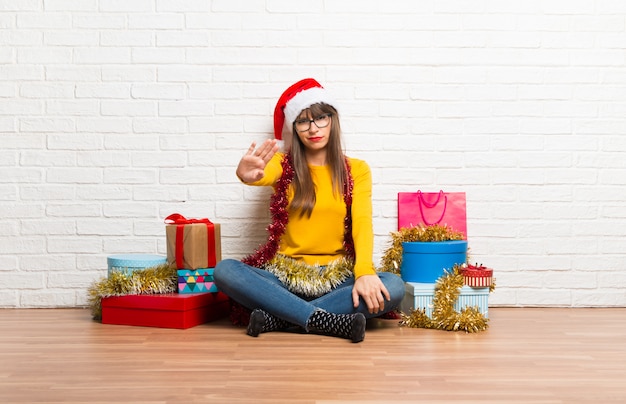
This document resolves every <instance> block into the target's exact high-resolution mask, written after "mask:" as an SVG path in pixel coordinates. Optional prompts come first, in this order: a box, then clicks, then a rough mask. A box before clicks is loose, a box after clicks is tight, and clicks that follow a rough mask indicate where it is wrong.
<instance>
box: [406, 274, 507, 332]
mask: <svg viewBox="0 0 626 404" xmlns="http://www.w3.org/2000/svg"><path fill="white" fill-rule="evenodd" d="M463 283H464V282H463V275H462V274H461V272H460V267H459V266H455V267H454V268H453V269H452V272H447V273H445V274H444V275H443V276H441V277H440V278H439V279H438V280H437V283H436V284H435V295H434V296H433V310H432V318H429V317H428V316H427V315H426V313H425V310H423V309H417V310H412V311H411V313H410V314H408V315H407V314H405V313H400V315H401V318H402V320H401V321H400V325H401V326H405V327H412V328H432V329H438V330H445V331H465V332H468V333H474V332H479V331H484V330H486V329H487V328H488V327H489V324H488V322H489V319H488V318H486V317H485V316H484V314H482V313H481V312H480V310H479V309H478V307H472V306H468V307H464V308H463V309H462V310H461V311H460V312H458V311H456V310H454V305H455V303H456V302H457V300H458V299H459V296H460V295H461V288H462V287H463ZM494 289H495V283H492V284H491V286H490V287H489V292H490V293H491V292H493V290H494Z"/></svg>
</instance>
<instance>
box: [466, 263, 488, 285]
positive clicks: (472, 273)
mask: <svg viewBox="0 0 626 404" xmlns="http://www.w3.org/2000/svg"><path fill="white" fill-rule="evenodd" d="M461 275H463V283H465V284H466V285H468V286H471V287H474V288H488V287H489V286H491V284H492V283H493V269H490V268H487V267H484V266H482V265H468V266H466V267H462V268H461Z"/></svg>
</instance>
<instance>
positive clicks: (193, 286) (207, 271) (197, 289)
mask: <svg viewBox="0 0 626 404" xmlns="http://www.w3.org/2000/svg"><path fill="white" fill-rule="evenodd" d="M214 269H215V268H204V269H179V270H178V271H177V273H178V293H183V294H185V293H201V292H217V286H215V283H213V271H214Z"/></svg>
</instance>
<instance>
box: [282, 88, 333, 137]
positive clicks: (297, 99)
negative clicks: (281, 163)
mask: <svg viewBox="0 0 626 404" xmlns="http://www.w3.org/2000/svg"><path fill="white" fill-rule="evenodd" d="M318 103H324V104H328V105H333V101H332V99H331V97H330V95H329V94H328V92H327V91H326V90H325V89H324V88H323V87H322V86H321V84H320V83H318V82H317V81H315V79H304V80H300V81H299V82H297V83H296V84H294V85H292V86H291V87H289V88H288V89H286V90H285V92H284V93H283V94H282V95H281V96H280V98H279V99H278V102H277V103H276V108H274V136H276V139H278V140H281V139H282V136H283V127H285V128H286V129H287V131H288V133H291V130H292V129H291V126H292V124H293V122H294V121H295V120H296V118H297V117H298V115H300V112H302V110H303V109H306V108H309V107H310V106H311V105H313V104H318Z"/></svg>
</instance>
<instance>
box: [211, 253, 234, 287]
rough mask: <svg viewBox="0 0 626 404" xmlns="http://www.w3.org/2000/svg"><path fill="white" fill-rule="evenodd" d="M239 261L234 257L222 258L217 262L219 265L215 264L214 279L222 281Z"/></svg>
mask: <svg viewBox="0 0 626 404" xmlns="http://www.w3.org/2000/svg"><path fill="white" fill-rule="evenodd" d="M237 263H239V261H238V260H235V259H232V258H226V259H223V260H221V261H220V262H218V263H217V265H215V269H214V270H213V279H214V280H215V281H216V282H218V283H219V282H221V281H222V280H224V279H225V278H226V277H227V275H228V272H229V271H232V269H233V267H234V266H235V265H236V264H237Z"/></svg>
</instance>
